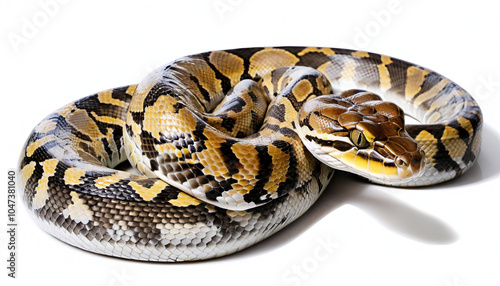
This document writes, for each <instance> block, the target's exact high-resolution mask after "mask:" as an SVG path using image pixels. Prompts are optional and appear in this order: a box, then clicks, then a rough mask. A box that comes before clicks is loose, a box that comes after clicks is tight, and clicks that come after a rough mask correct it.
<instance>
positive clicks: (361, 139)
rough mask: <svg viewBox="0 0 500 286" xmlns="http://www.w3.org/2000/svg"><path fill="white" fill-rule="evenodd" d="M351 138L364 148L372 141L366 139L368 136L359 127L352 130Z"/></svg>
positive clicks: (357, 145)
mask: <svg viewBox="0 0 500 286" xmlns="http://www.w3.org/2000/svg"><path fill="white" fill-rule="evenodd" d="M349 139H351V142H352V143H353V144H354V145H355V146H356V147H358V148H359V149H364V148H367V147H368V146H370V142H368V140H366V137H365V135H364V134H363V132H361V131H359V130H357V129H354V130H352V131H351V133H349Z"/></svg>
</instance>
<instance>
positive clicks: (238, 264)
mask: <svg viewBox="0 0 500 286" xmlns="http://www.w3.org/2000/svg"><path fill="white" fill-rule="evenodd" d="M0 3H1V4H0V5H1V6H0V11H1V12H0V13H1V14H0V19H1V29H2V30H1V31H0V35H1V38H0V49H1V54H0V55H1V61H0V62H1V64H0V65H1V66H0V72H1V74H0V78H1V87H2V88H1V94H2V97H1V100H2V103H1V104H0V107H1V110H2V111H1V112H0V114H1V122H2V128H1V132H2V135H1V136H0V138H1V140H0V142H1V143H0V144H1V148H0V150H1V155H2V160H1V166H2V168H1V173H0V179H1V181H0V182H1V183H0V185H2V186H3V187H2V190H5V189H6V184H7V182H6V177H7V170H8V168H14V167H15V166H16V163H17V159H18V156H19V153H20V151H21V147H22V144H23V143H24V140H25V139H26V138H27V136H28V134H29V132H30V130H31V128H33V127H34V126H35V125H36V124H37V123H38V122H39V121H40V120H41V119H42V118H43V117H45V116H46V115H47V114H49V113H50V112H51V111H53V110H55V109H56V108H58V107H60V106H62V105H64V104H66V103H68V102H70V101H73V100H76V99H78V98H80V97H83V96H86V95H89V94H92V93H94V92H97V91H100V90H103V89H107V88H112V87H117V86H122V85H127V84H131V83H137V82H139V81H140V80H141V79H142V78H143V77H144V76H145V75H146V74H147V73H148V72H149V71H150V70H152V69H153V68H155V67H157V66H159V65H161V64H164V63H166V62H169V61H171V60H173V59H176V58H178V57H181V56H183V55H188V54H192V53H198V52H202V51H208V50H215V49H226V48H237V47H250V46H271V45H306V46H327V47H344V48H355V49H361V50H368V51H372V52H377V53H382V54H387V55H390V56H394V57H397V58H402V59H405V60H408V61H411V62H415V63H418V64H420V65H423V66H425V67H428V68H430V69H433V70H436V71H437V72H439V73H441V74H443V75H445V76H447V77H449V78H451V79H452V80H454V81H456V82H457V83H458V84H460V85H461V86H463V87H464V88H465V89H466V90H468V91H470V92H471V93H472V94H473V95H474V96H475V97H476V98H477V100H478V102H479V103H480V105H481V107H482V110H483V114H484V121H485V125H484V129H483V130H484V132H483V136H484V137H483V138H484V139H483V149H482V153H481V156H480V158H479V160H478V162H477V164H476V165H475V166H474V168H473V169H472V170H471V171H470V172H469V173H467V174H465V175H464V176H463V177H461V178H459V179H457V180H455V181H453V182H450V183H447V184H442V185H438V186H435V187H430V188H425V189H396V188H386V187H380V186H374V185H370V184H368V183H366V182H363V181H360V180H359V179H357V178H356V177H353V176H349V175H346V174H344V173H340V172H338V173H337V174H336V176H335V177H334V179H333V181H332V183H331V184H330V186H329V188H328V189H327V190H326V193H325V194H324V195H323V196H322V197H321V198H320V199H319V201H318V202H317V204H315V205H314V206H313V208H312V209H311V210H310V211H309V212H308V213H306V214H305V215H304V216H303V217H302V218H301V219H299V220H298V221H296V222H295V223H293V224H292V225H290V226H289V227H287V228H286V229H285V230H283V231H282V232H280V233H279V234H277V235H275V236H273V237H271V238H270V239H268V240H266V241H264V242H262V243H260V244H258V245H256V246H254V247H251V248H249V249H247V250H245V251H242V252H240V253H238V254H235V255H231V256H228V257H225V258H221V259H216V260H212V261H207V262H198V263H181V264H159V263H141V262H135V261H127V260H123V259H115V258H108V257H104V256H99V255H95V254H91V253H87V252H85V251H81V250H79V249H76V248H73V247H70V246H68V245H66V244H64V243H62V242H60V241H58V240H56V239H54V238H52V237H51V236H49V235H48V234H46V233H44V232H42V231H41V230H40V229H39V228H38V227H37V226H36V225H35V224H34V223H33V222H32V221H31V219H30V218H29V217H28V214H27V212H26V209H25V208H24V205H22V204H21V202H20V201H18V204H19V207H18V209H17V215H18V216H17V218H18V222H19V228H18V237H17V242H18V249H19V252H18V257H17V258H18V269H17V270H18V272H17V276H18V278H17V279H15V280H14V279H10V278H7V273H6V263H5V260H6V259H7V243H8V240H7V238H8V237H7V235H6V232H5V231H4V230H2V232H1V233H0V238H1V243H0V249H2V250H1V251H0V253H1V257H0V261H2V263H0V265H1V266H0V268H1V269H2V270H1V271H0V273H1V275H0V276H1V279H2V281H7V283H8V284H7V285H28V283H29V285H68V284H70V285H121V286H132V285H201V284H204V285H325V284H329V285H405V286H409V285H419V286H422V285H439V286H458V285H460V286H466V285H500V190H499V187H498V185H499V184H500V179H499V170H500V169H499V164H500V154H499V152H498V145H499V142H500V141H499V140H500V134H499V130H500V128H499V127H498V124H499V119H500V109H499V108H500V104H499V103H500V97H499V96H498V93H499V92H500V71H499V70H498V66H499V65H500V57H499V56H498V55H499V46H500V45H499V44H500V41H499V38H500V37H499V36H498V29H499V28H500V17H499V16H500V15H499V14H500V13H499V12H498V7H497V5H495V4H489V3H494V2H493V1H490V2H487V1H470V2H469V1H436V0H431V1H403V0H394V1H391V0H381V1H313V0H308V1H290V0H288V1H270V0H262V1H250V0H206V1H201V0H200V1H78V2H77V1H68V0H66V1H64V2H63V1H62V0H61V1H60V2H56V0H40V1H14V0H12V1H1V2H0ZM44 3H45V4H44ZM0 196H1V200H0V201H1V204H0V217H1V220H0V221H1V222H2V224H4V225H5V227H6V223H7V210H6V204H7V203H6V192H5V191H3V192H1V195H0ZM2 229H4V228H3V227H2ZM2 285H6V284H4V282H2Z"/></svg>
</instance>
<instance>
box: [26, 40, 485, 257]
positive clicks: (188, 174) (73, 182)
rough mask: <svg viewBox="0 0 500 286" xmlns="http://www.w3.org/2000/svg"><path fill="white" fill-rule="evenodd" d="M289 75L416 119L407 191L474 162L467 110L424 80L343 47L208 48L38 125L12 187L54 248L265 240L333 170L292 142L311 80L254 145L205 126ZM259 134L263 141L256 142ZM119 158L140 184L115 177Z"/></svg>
mask: <svg viewBox="0 0 500 286" xmlns="http://www.w3.org/2000/svg"><path fill="white" fill-rule="evenodd" d="M283 67H284V68H283ZM290 67H292V68H293V67H308V68H311V69H315V70H316V71H318V73H319V74H321V75H323V76H324V77H325V78H326V81H327V82H329V84H331V87H332V88H333V89H332V91H331V92H333V93H335V92H340V91H342V90H346V89H350V88H357V89H366V90H370V91H373V92H377V93H379V94H380V95H381V96H382V97H383V98H384V100H390V101H393V102H395V103H397V104H398V105H400V106H402V107H403V109H404V110H405V111H407V112H408V113H410V114H412V115H413V116H415V117H416V118H417V119H419V121H420V122H421V124H418V125H410V126H406V130H407V132H408V134H409V135H410V136H411V137H412V138H413V139H414V140H415V141H416V142H417V143H418V145H419V146H420V148H422V149H423V151H424V153H425V157H426V165H425V172H424V173H423V175H422V176H420V177H419V178H416V179H415V180H413V181H411V182H409V183H407V184H405V185H429V184H435V183H440V182H443V181H447V180H450V179H453V178H455V177H457V176H459V175H460V174H462V173H463V172H465V171H467V170H468V169H469V168H470V167H471V166H472V164H473V163H474V162H475V160H476V159H477V157H478V155H479V150H480V142H481V127H482V115H481V111H480V109H479V106H478V105H477V103H476V102H475V101H474V99H473V98H472V97H471V96H470V95H469V94H468V93H467V92H466V91H465V90H463V89H462V88H461V87H459V86H458V85H457V84H455V83H454V82H452V81H451V80H449V79H447V78H445V77H443V76H442V75H440V74H438V73H435V72H433V71H431V70H428V69H425V68H423V67H420V66H417V65H413V64H411V63H408V62H405V61H401V60H397V59H394V58H391V57H388V56H383V55H378V54H373V53H367V52H361V51H351V50H345V49H333V48H316V47H277V48H244V49H235V50H225V51H213V52H206V53H201V54H197V55H192V56H188V57H185V58H182V59H179V60H177V61H174V62H173V63H170V64H168V65H166V66H164V67H162V68H160V69H158V70H157V71H155V72H153V73H152V74H150V75H149V76H148V77H147V78H146V79H145V80H144V81H143V82H142V83H141V84H140V85H131V86H125V87H121V88H115V89H110V90H106V91H103V92H99V93H97V94H94V95H91V96H88V97H85V98H82V99H80V100H77V101H75V102H73V103H70V104H68V105H67V106H64V107H62V108H60V109H59V110H57V111H55V112H54V113H52V114H51V115H49V116H48V117H46V118H45V119H44V120H43V121H42V122H41V123H40V124H38V125H37V126H36V127H35V128H34V129H33V131H32V133H31V134H30V136H29V138H28V140H27V141H26V144H25V146H24V148H23V151H22V154H21V158H20V162H19V176H18V177H19V184H18V185H19V187H20V188H19V189H20V193H21V195H22V198H23V201H24V203H25V205H26V206H27V209H28V210H29V213H30V214H31V215H32V217H33V219H34V220H35V221H36V222H37V224H38V225H39V226H40V227H41V228H42V229H44V230H45V231H47V232H48V233H49V234H51V235H53V236H55V237H56V238H58V239H60V240H62V241H64V242H66V243H69V244H71V245H74V246H76V247H79V248H82V249H84V250H88V251H91V252H95V253H100V254H105V255H110V256H116V257H122V258H128V259H136V260H147V261H167V262H173V261H193V260H203V259H210V258H214V257H220V256H223V255H227V254H230V253H234V252H236V251H239V250H241V249H244V248H246V247H248V246H250V245H253V244H255V243H257V242H258V241H261V240H262V239H264V238H266V237H268V236H270V235H272V234H273V233H275V232H277V231H278V230H280V229H282V228H283V227H285V226H286V225H288V224H289V223H290V222H292V221H294V220H295V219H297V218H298V217H300V216H301V215H302V214H303V213H304V212H305V211H306V210H307V209H308V208H309V207H311V206H312V204H313V203H314V202H315V201H316V200H317V199H318V197H319V196H320V194H321V192H322V191H323V190H324V188H325V187H326V186H327V185H328V183H329V181H330V179H331V177H332V175H333V172H334V171H333V169H332V168H330V167H328V166H326V165H324V164H322V163H321V162H320V161H318V160H315V159H314V158H313V156H312V155H311V154H310V152H309V151H308V150H307V149H306V148H305V146H304V144H303V142H302V140H301V138H299V136H298V135H297V133H296V132H295V128H296V126H295V123H294V120H295V119H296V117H297V112H298V111H299V109H300V107H301V103H302V102H305V101H307V100H308V98H309V97H311V98H312V97H316V96H320V94H321V93H320V92H318V90H319V89H318V88H317V85H316V84H315V82H316V83H318V82H319V81H318V80H317V78H316V79H314V80H309V81H308V82H310V83H311V82H312V83H311V84H310V85H311V86H312V88H310V89H308V88H306V87H304V86H306V85H308V84H302V81H301V80H302V79H301V80H297V85H295V87H297V86H300V87H298V88H295V89H293V90H290V91H287V92H288V93H287V94H286V95H283V96H281V97H280V100H283V101H278V104H276V105H272V106H271V107H269V109H268V117H267V118H266V119H265V122H264V127H262V129H260V130H259V131H258V132H257V133H256V134H257V135H249V136H247V137H245V138H240V137H244V136H240V137H238V136H233V135H228V134H226V133H225V132H221V131H218V130H217V129H214V128H212V127H210V126H208V125H207V124H206V121H204V120H203V119H204V117H203V116H204V114H205V113H206V112H210V111H212V110H214V109H215V108H216V106H217V105H218V104H219V102H220V101H221V100H223V98H224V97H225V96H226V95H228V94H229V93H230V92H231V91H232V90H234V89H235V87H236V86H237V85H238V82H240V81H243V80H252V81H254V82H264V81H268V82H267V85H265V86H266V88H265V92H267V93H269V94H270V96H269V100H272V101H273V102H274V103H276V102H277V100H276V93H278V92H276V93H275V91H276V90H279V91H280V92H281V91H282V90H283V87H285V86H286V84H284V83H283V82H282V81H279V80H276V78H279V77H270V78H267V79H266V76H267V75H268V74H272V73H273V71H279V70H280V69H286V70H288V69H290ZM274 73H280V72H274ZM281 73H284V71H283V72H281ZM292 81H293V78H292ZM285 89H286V88H285ZM300 92H303V95H299V94H300ZM278 97H279V96H278ZM161 108H165V110H168V111H169V112H170V113H171V114H173V115H172V116H173V117H169V118H173V119H172V120H170V121H175V122H178V123H177V124H178V125H176V126H175V128H174V127H170V125H165V126H164V127H165V128H166V129H164V130H160V129H158V128H157V126H162V125H163V123H156V122H150V121H149V120H151V118H154V117H155V116H156V117H158V118H157V119H159V120H160V121H161V120H162V119H165V118H164V117H162V116H158V114H160V113H161ZM238 108H239V107H236V109H233V108H229V112H233V113H237V112H238V111H239V109H238ZM158 112H160V113H158ZM269 114H271V115H269ZM151 115H153V116H151ZM185 119H186V120H187V123H186V121H182V120H185ZM212 121H217V122H219V123H220V125H221V126H222V127H224V128H225V131H228V132H230V131H231V130H230V129H232V128H233V127H234V125H235V123H234V120H233V119H232V118H229V117H228V116H226V115H223V116H220V117H218V118H216V119H213V120H212ZM270 134H272V135H273V136H275V137H276V136H277V138H275V139H276V140H275V141H272V140H270V139H269V140H268V139H260V138H268V137H265V136H271V135H270ZM245 136H246V135H245ZM271 137H272V136H271ZM273 138H274V137H273ZM266 140H267V141H266ZM273 140H274V139H273ZM250 153H252V154H254V155H253V157H251V158H252V160H250V159H248V158H250V157H248V156H250V155H248V156H247V155H245V154H250ZM167 154H168V155H167ZM127 157H129V158H130V159H131V161H132V165H134V166H135V167H136V168H137V169H139V170H140V171H141V172H142V173H144V174H146V175H147V176H145V175H138V174H132V173H128V172H125V171H120V170H116V169H114V168H115V167H116V166H117V165H119V164H120V163H121V162H123V161H125V160H126V159H127ZM216 158H218V159H216ZM247 159H248V160H247ZM245 160H246V161H245ZM214 166H215V167H214ZM304 166H307V168H306V167H304ZM158 177H159V178H158ZM160 178H162V179H164V180H162V179H160ZM165 179H166V181H165ZM379 183H384V182H379ZM252 186H253V187H252ZM192 190H195V191H192ZM188 193H189V194H188ZM196 195H200V196H199V197H195V196H196Z"/></svg>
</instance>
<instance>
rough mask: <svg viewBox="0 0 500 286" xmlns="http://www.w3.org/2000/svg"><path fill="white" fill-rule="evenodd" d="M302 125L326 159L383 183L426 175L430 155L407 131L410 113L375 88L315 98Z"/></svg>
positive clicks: (305, 135)
mask: <svg viewBox="0 0 500 286" xmlns="http://www.w3.org/2000/svg"><path fill="white" fill-rule="evenodd" d="M296 124H298V125H297V126H298V132H299V134H301V135H302V137H303V138H304V139H305V140H303V141H304V144H305V145H306V147H307V148H308V149H309V151H310V152H311V153H312V154H313V155H314V156H315V157H317V158H318V159H319V160H321V161H322V162H324V163H325V164H327V165H329V166H331V167H333V168H336V169H341V170H345V171H349V172H352V173H355V174H358V175H361V176H363V177H366V178H368V179H369V180H372V181H375V182H380V183H383V184H389V185H390V184H400V183H401V182H403V181H407V180H411V179H412V178H415V177H418V176H420V175H421V174H422V173H423V171H424V166H425V155H424V152H423V151H422V150H421V149H420V147H419V146H418V144H417V143H416V142H415V140H413V138H411V137H410V136H409V135H408V133H407V132H406V131H405V123H404V112H403V110H402V109H401V108H400V107H398V106H397V105H395V104H394V103H391V102H387V101H382V100H381V98H380V97H379V96H378V95H376V94H373V93H370V92H366V91H362V90H348V91H345V92H343V93H341V94H340V95H325V96H321V97H317V98H315V99H312V100H309V101H308V102H306V104H305V105H304V106H303V107H302V109H301V110H300V112H299V115H298V119H297V122H296Z"/></svg>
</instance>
